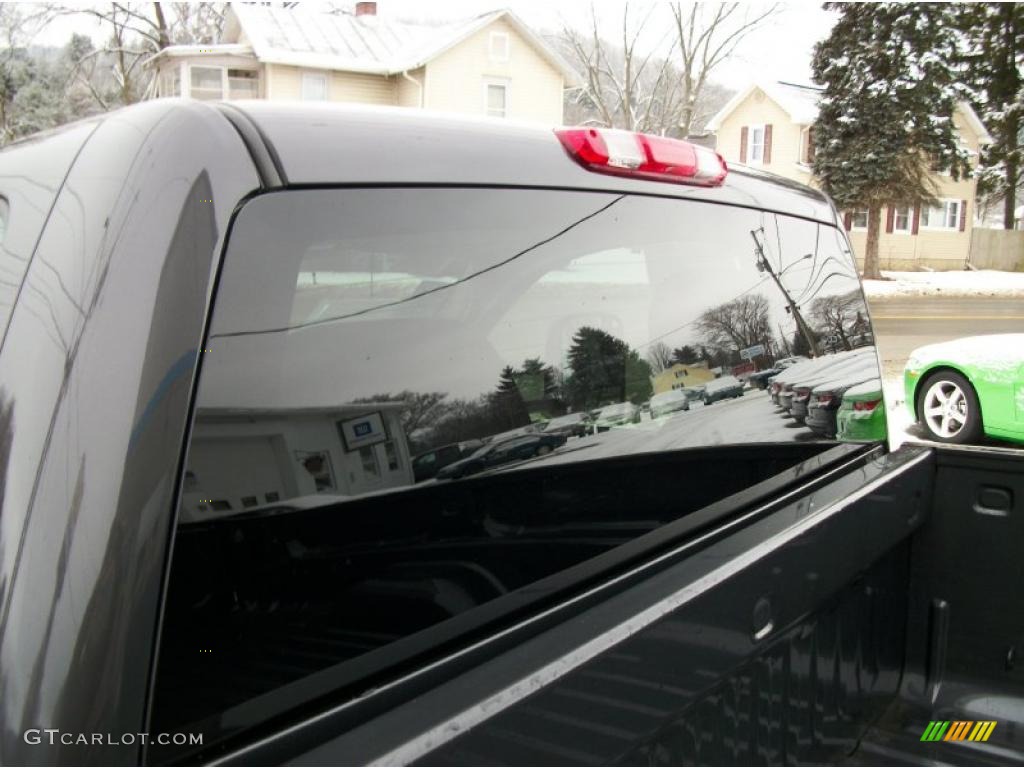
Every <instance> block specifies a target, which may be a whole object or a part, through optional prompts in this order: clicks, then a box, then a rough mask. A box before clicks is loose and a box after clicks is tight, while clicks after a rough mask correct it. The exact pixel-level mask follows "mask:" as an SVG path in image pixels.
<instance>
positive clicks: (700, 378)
mask: <svg viewBox="0 0 1024 768" xmlns="http://www.w3.org/2000/svg"><path fill="white" fill-rule="evenodd" d="M713 378H715V374H714V373H713V372H712V371H711V370H709V369H708V367H707V366H706V365H683V364H682V363H676V364H675V365H673V366H672V367H670V368H666V369H665V370H664V371H662V372H661V373H659V374H658V375H657V376H652V377H651V386H652V387H653V388H654V394H656V395H660V394H661V393H662V392H668V391H669V390H672V389H682V388H683V387H699V386H700V385H701V384H706V383H708V382H709V381H711V380H712V379H713Z"/></svg>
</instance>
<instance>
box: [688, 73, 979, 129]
mask: <svg viewBox="0 0 1024 768" xmlns="http://www.w3.org/2000/svg"><path fill="white" fill-rule="evenodd" d="M757 88H760V89H761V90H762V91H764V93H765V95H766V96H768V98H770V99H771V100H772V101H774V102H775V103H776V104H778V105H779V107H781V108H782V110H783V111H784V112H785V113H786V114H787V115H789V117H790V119H791V120H792V121H793V122H794V123H796V124H797V125H811V124H812V123H813V122H814V121H815V120H816V119H817V118H818V99H820V98H821V93H822V89H821V88H819V87H817V86H814V85H796V84H794V83H783V82H756V83H751V84H750V85H748V86H747V87H746V88H744V89H743V90H741V91H739V92H738V93H737V94H736V95H735V96H733V97H732V98H731V99H729V102H728V103H727V104H726V105H725V106H724V107H722V108H721V109H720V110H718V112H717V113H716V114H715V116H714V117H712V118H711V119H710V120H709V121H708V123H707V125H706V126H705V130H708V131H717V130H718V128H719V126H721V124H722V122H723V121H724V120H725V119H726V118H727V117H728V116H729V115H730V114H732V112H733V110H735V109H736V108H737V107H738V106H739V105H740V104H742V103H743V101H744V100H745V99H746V98H747V97H748V96H749V95H750V94H751V93H753V92H754V90H755V89H757ZM957 109H958V110H959V111H960V113H961V114H962V115H963V116H964V120H966V121H967V125H968V126H970V128H971V130H972V131H974V132H975V133H976V134H977V135H978V143H979V144H991V143H992V136H991V135H989V132H988V131H987V130H986V129H985V124H984V123H982V122H981V118H980V117H978V113H977V112H975V111H974V109H973V108H972V107H971V105H970V104H969V103H968V102H966V101H961V102H958V103H957Z"/></svg>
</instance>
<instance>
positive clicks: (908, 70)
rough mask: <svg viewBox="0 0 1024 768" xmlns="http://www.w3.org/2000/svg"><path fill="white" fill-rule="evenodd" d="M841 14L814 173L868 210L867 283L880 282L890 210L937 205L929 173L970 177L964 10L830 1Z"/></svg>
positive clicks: (822, 46) (823, 50)
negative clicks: (961, 139)
mask: <svg viewBox="0 0 1024 768" xmlns="http://www.w3.org/2000/svg"><path fill="white" fill-rule="evenodd" d="M825 7H826V8H828V9H831V10H837V11H839V12H840V17H839V21H838V22H837V23H836V25H835V27H833V28H832V33H831V34H830V35H829V37H828V38H827V39H826V40H824V41H822V42H820V43H818V44H817V45H816V46H815V48H814V59H813V61H812V69H813V73H814V78H815V80H816V81H817V82H819V83H821V84H822V85H823V86H824V93H823V95H822V99H821V104H820V110H819V114H818V120H817V122H816V123H815V125H814V146H815V155H814V173H815V175H816V176H817V177H818V178H819V179H820V180H821V183H822V187H823V188H824V190H825V191H826V192H827V193H828V194H829V195H831V196H832V198H833V199H834V200H835V201H836V203H837V204H838V205H839V206H840V207H841V208H846V209H850V208H855V207H856V208H866V209H867V210H868V232H867V248H866V252H865V263H864V276H865V277H868V278H876V279H877V278H880V277H881V273H880V271H879V266H878V236H879V230H880V224H881V214H882V207H883V206H884V205H890V204H902V205H920V204H927V203H929V202H932V201H933V200H934V199H935V195H936V192H937V190H936V189H935V185H934V182H933V181H932V179H931V177H930V175H929V173H930V172H932V171H949V172H950V174H951V176H952V177H953V178H954V179H959V178H961V177H962V176H964V175H966V174H967V173H968V172H969V169H970V166H969V165H968V157H967V153H966V151H965V150H964V149H962V148H960V147H959V146H958V143H957V132H956V129H955V126H954V125H953V112H954V109H955V107H956V102H957V98H958V94H957V82H958V80H959V77H958V72H957V69H956V62H957V59H958V56H959V54H960V47H959V37H958V31H957V29H956V26H955V22H956V10H955V6H954V5H952V4H944V3H878V4H875V3H849V4H847V3H826V4H825Z"/></svg>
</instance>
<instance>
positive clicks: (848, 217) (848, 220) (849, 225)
mask: <svg viewBox="0 0 1024 768" xmlns="http://www.w3.org/2000/svg"><path fill="white" fill-rule="evenodd" d="M843 226H844V227H846V231H847V232H849V231H850V230H851V229H853V214H852V213H844V214H843Z"/></svg>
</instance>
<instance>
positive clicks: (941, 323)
mask: <svg viewBox="0 0 1024 768" xmlns="http://www.w3.org/2000/svg"><path fill="white" fill-rule="evenodd" d="M870 305H871V319H872V321H873V322H874V326H875V336H876V340H877V342H878V347H879V350H880V352H881V356H882V367H883V375H884V376H885V377H886V378H891V377H893V376H899V375H900V374H901V373H902V371H903V365H904V363H906V361H907V357H909V355H910V353H911V351H913V350H914V349H915V348H916V347H920V346H923V345H925V344H933V343H935V342H938V341H949V340H950V339H957V338H960V337H961V336H976V335H978V334H983V333H1024V299H1019V298H1017V299H1006V298H995V297H970V298H957V297H946V298H939V297H931V296H920V297H910V298H905V297H901V298H891V299H873V300H871V301H870Z"/></svg>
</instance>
